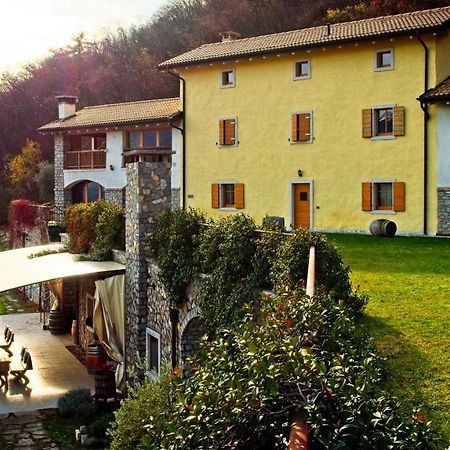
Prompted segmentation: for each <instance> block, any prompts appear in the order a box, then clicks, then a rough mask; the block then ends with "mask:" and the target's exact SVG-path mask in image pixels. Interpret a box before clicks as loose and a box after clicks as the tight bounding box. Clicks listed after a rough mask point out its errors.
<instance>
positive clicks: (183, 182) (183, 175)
mask: <svg viewBox="0 0 450 450" xmlns="http://www.w3.org/2000/svg"><path fill="white" fill-rule="evenodd" d="M167 73H168V74H169V75H172V76H173V77H175V78H176V79H177V80H179V81H180V82H181V85H182V94H181V95H182V98H183V105H182V109H183V129H181V128H178V127H175V126H173V125H172V123H170V126H173V127H174V128H176V129H177V130H180V131H181V139H182V143H183V152H182V155H183V156H182V165H183V169H182V172H181V189H182V191H183V194H182V197H181V209H186V170H185V167H186V80H185V79H184V78H183V77H181V76H180V75H178V74H177V73H175V72H172V71H171V70H170V69H168V70H167Z"/></svg>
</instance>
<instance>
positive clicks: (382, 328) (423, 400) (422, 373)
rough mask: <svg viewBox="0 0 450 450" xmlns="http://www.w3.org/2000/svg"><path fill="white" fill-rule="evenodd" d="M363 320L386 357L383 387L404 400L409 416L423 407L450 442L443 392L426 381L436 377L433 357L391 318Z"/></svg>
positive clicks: (402, 407)
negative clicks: (396, 325) (411, 339)
mask: <svg viewBox="0 0 450 450" xmlns="http://www.w3.org/2000/svg"><path fill="white" fill-rule="evenodd" d="M359 323H360V325H361V326H362V327H363V328H365V329H366V330H367V331H368V332H369V333H370V335H371V336H372V338H373V339H374V342H375V345H376V346H377V349H378V352H379V353H380V354H381V356H383V357H384V358H386V362H385V368H386V370H385V376H384V379H383V384H382V387H383V388H384V389H385V390H387V391H388V392H390V393H391V394H392V395H394V396H395V397H397V398H398V399H399V400H400V402H401V413H402V414H403V415H404V416H405V418H407V417H411V415H412V413H413V410H414V409H415V408H416V409H417V408H420V410H421V411H422V412H424V413H425V415H426V417H427V420H431V421H432V422H433V429H434V430H435V431H436V432H437V433H438V434H440V435H441V437H442V438H443V439H444V440H445V441H446V442H447V445H448V444H449V443H450V442H449V440H450V429H449V424H448V423H446V420H447V418H446V416H445V415H444V414H442V408H443V405H442V404H440V402H439V400H440V393H439V392H436V391H438V390H436V389H433V386H432V385H431V386H430V385H427V384H425V383H424V380H430V379H431V380H433V366H432V364H431V362H430V360H429V358H428V357H427V356H426V355H425V354H424V353H423V352H421V351H420V350H419V349H418V348H417V347H416V346H415V345H412V344H411V343H410V342H409V341H408V339H407V338H406V337H405V336H404V334H403V333H401V332H400V331H399V330H398V329H396V328H394V327H393V326H391V325H389V323H388V322H387V321H385V320H383V319H380V318H378V317H373V316H368V315H364V316H363V317H362V318H361V319H360V320H359Z"/></svg>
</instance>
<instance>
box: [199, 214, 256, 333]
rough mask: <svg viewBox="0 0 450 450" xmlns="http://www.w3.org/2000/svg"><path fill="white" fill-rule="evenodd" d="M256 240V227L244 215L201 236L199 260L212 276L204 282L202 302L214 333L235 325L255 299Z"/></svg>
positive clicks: (229, 219) (214, 225)
mask: <svg viewBox="0 0 450 450" xmlns="http://www.w3.org/2000/svg"><path fill="white" fill-rule="evenodd" d="M255 241H256V224H255V222H254V221H253V219H251V218H250V217H248V216H246V215H244V214H234V215H232V216H229V217H226V218H223V219H221V220H219V221H217V222H216V223H214V224H213V225H211V226H210V227H208V228H207V229H206V230H205V231H204V233H203V234H202V235H201V237H200V246H199V249H198V255H199V256H198V258H199V259H200V261H201V266H202V271H203V272H204V273H206V274H208V277H207V278H205V279H204V280H203V282H202V285H201V292H200V299H199V303H200V308H201V310H202V314H203V318H204V320H205V323H206V325H207V326H208V327H209V328H210V329H211V330H215V329H218V328H220V327H226V326H228V325H230V324H231V323H233V322H234V321H235V320H236V319H237V318H238V317H239V315H240V311H241V308H242V306H243V305H244V303H245V302H247V301H249V299H252V298H253V297H255V293H256V291H257V280H256V277H255V276H254V272H253V257H254V255H255V252H256V242H255Z"/></svg>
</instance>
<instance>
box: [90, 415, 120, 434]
mask: <svg viewBox="0 0 450 450" xmlns="http://www.w3.org/2000/svg"><path fill="white" fill-rule="evenodd" d="M113 423H114V414H111V413H106V414H102V415H101V416H100V417H98V418H96V419H95V420H94V421H93V422H92V423H91V424H90V425H89V426H88V429H87V431H88V435H89V436H93V437H95V438H96V439H105V437H107V435H106V433H107V431H108V428H109V427H111V424H113Z"/></svg>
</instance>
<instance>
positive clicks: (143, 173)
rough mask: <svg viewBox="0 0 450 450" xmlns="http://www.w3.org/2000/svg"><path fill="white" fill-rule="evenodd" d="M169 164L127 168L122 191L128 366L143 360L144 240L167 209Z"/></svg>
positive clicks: (145, 283)
mask: <svg viewBox="0 0 450 450" xmlns="http://www.w3.org/2000/svg"><path fill="white" fill-rule="evenodd" d="M170 166H171V165H170V163H167V162H159V163H156V162H143V161H139V162H135V163H130V164H128V165H127V187H126V192H125V222H126V232H125V245H126V274H125V342H126V343H125V352H126V354H125V358H126V362H127V364H128V366H130V365H133V364H134V363H136V357H137V356H140V357H144V355H145V344H146V326H147V309H148V307H147V277H148V271H147V260H146V255H145V253H146V252H145V246H144V242H145V238H146V236H147V234H148V233H150V232H151V231H152V228H153V226H154V223H155V219H156V217H158V215H159V214H160V213H161V212H162V211H163V210H164V209H167V208H170V196H171V181H170V176H171V172H170V169H171V167H170Z"/></svg>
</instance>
